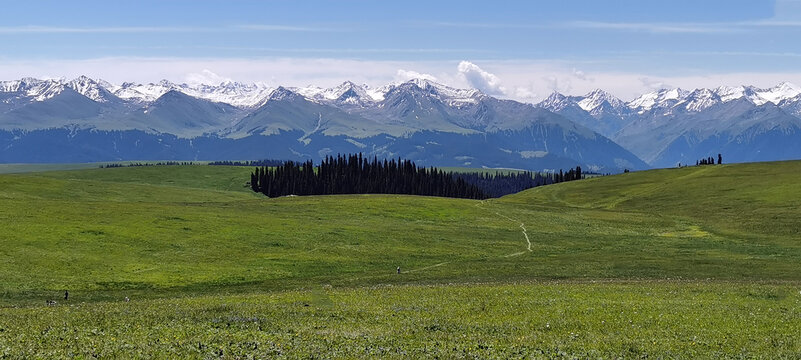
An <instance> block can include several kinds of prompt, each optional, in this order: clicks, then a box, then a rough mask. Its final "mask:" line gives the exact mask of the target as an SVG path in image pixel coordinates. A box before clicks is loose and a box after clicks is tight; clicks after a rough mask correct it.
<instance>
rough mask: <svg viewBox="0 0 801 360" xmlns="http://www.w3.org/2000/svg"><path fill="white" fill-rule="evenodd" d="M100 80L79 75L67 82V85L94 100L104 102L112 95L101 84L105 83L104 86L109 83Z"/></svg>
mask: <svg viewBox="0 0 801 360" xmlns="http://www.w3.org/2000/svg"><path fill="white" fill-rule="evenodd" d="M101 81H102V80H101ZM101 81H95V80H92V79H90V78H88V77H86V76H79V77H78V78H76V79H73V80H71V81H70V82H68V83H67V86H69V87H70V88H72V89H73V90H75V91H77V92H78V93H79V94H81V95H83V96H86V97H88V98H90V99H92V100H94V101H96V102H99V103H104V102H108V101H110V100H111V98H112V96H113V95H112V94H111V93H110V92H109V90H108V89H107V88H106V87H104V86H103V83H105V84H107V85H106V86H108V85H109V84H108V83H106V82H104V81H102V82H101Z"/></svg>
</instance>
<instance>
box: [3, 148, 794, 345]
mask: <svg viewBox="0 0 801 360" xmlns="http://www.w3.org/2000/svg"><path fill="white" fill-rule="evenodd" d="M251 170H252V169H250V168H247V167H225V166H202V165H197V166H152V167H131V168H110V169H84V170H73V171H48V172H38V173H25V174H9V175H2V176H0V222H1V223H2V224H3V226H2V227H1V228H0V306H2V308H0V356H2V355H4V354H5V355H9V356H12V357H61V356H69V354H72V355H76V356H83V357H90V356H91V355H92V354H95V355H103V356H105V357H120V356H124V357H130V356H138V355H141V356H144V355H147V354H153V355H158V357H187V356H188V357H208V356H218V355H219V353H218V352H217V351H219V350H222V351H223V353H225V354H229V355H230V354H232V353H237V352H239V353H240V354H244V353H250V354H258V355H257V357H259V356H260V357H271V356H287V357H308V356H306V355H313V354H317V355H319V356H320V357H340V356H349V357H351V356H352V357H376V356H378V357H419V356H437V355H438V356H440V357H446V358H451V357H481V358H486V357H497V358H507V357H529V356H535V357H537V356H539V357H546V358H547V357H556V356H566V357H570V356H578V357H615V356H624V357H625V356H628V357H640V356H643V355H644V354H652V355H653V354H656V355H662V356H667V357H675V356H678V357H689V356H712V357H721V356H732V357H749V356H757V357H758V356H765V357H799V356H801V344H799V342H797V341H796V340H794V339H795V338H797V336H794V335H797V334H799V333H801V332H799V328H798V326H799V301H801V296H799V290H801V289H799V284H801V272H799V271H798V269H799V265H798V264H801V230H799V227H801V216H799V215H801V213H799V210H798V209H801V186H799V184H800V183H801V181H800V180H801V162H777V163H755V164H737V165H721V166H702V167H688V168H682V169H665V170H653V171H644V172H637V173H628V174H621V175H616V176H607V177H598V178H592V179H587V180H582V181H576V182H568V183H561V184H556V185H549V186H544V187H540V188H535V189H532V190H528V191H525V192H522V193H519V194H515V195H509V196H506V197H504V198H501V199H494V200H488V201H473V200H462V199H444V198H431V197H415V196H393V195H352V196H317V197H283V198H277V199H268V198H266V197H263V196H261V195H258V194H255V193H253V192H251V191H250V190H249V187H248V186H247V184H246V181H247V180H248V179H249V173H250V171H251ZM524 229H525V232H524V231H523V230H524ZM526 237H528V240H529V241H530V243H531V245H530V250H529V245H528V243H527V239H526ZM396 266H400V267H401V268H402V270H403V273H402V274H400V275H398V274H395V268H396ZM65 289H69V291H70V294H71V298H70V300H69V301H67V302H63V301H61V302H60V304H59V305H58V306H56V307H45V306H44V302H45V300H47V299H56V300H59V298H60V296H61V294H63V291H64V290H65ZM126 296H128V297H130V298H131V299H133V301H131V302H130V303H126V302H122V301H121V300H122V299H123V298H124V297H126ZM632 311H635V312H633V313H632ZM624 315H626V316H624ZM254 319H255V320H254ZM250 320H253V321H250ZM599 321H600V323H599ZM627 321H632V322H631V323H628V322H627ZM543 322H544V324H546V325H547V324H550V327H553V330H550V328H549V327H546V328H542V326H544V325H543ZM744 323H747V324H748V330H745V329H744V328H743V326H744V325H743V324H744ZM699 324H702V325H703V326H700V325H699ZM135 326H139V327H135ZM774 328H775V329H774ZM196 340H197V341H196ZM62 345H63V346H62ZM249 346H250V347H249ZM253 346H255V347H258V349H256V348H253ZM50 351H54V353H49V352H50ZM137 354H138V355H137ZM234 357H236V356H234Z"/></svg>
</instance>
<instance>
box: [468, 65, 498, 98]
mask: <svg viewBox="0 0 801 360" xmlns="http://www.w3.org/2000/svg"><path fill="white" fill-rule="evenodd" d="M456 69H457V70H458V71H459V75H461V76H462V77H463V78H464V79H465V80H466V81H467V83H468V84H470V86H472V87H474V88H476V89H478V90H481V92H483V93H485V94H489V95H504V94H506V89H505V88H504V87H503V86H501V79H499V78H498V77H497V76H495V74H492V73H489V72H487V71H484V70H482V69H481V68H480V67H478V65H476V64H473V63H471V62H469V61H462V62H460V63H459V66H457V68H456Z"/></svg>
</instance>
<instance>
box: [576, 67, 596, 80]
mask: <svg viewBox="0 0 801 360" xmlns="http://www.w3.org/2000/svg"><path fill="white" fill-rule="evenodd" d="M573 76H575V77H576V78H577V79H579V80H584V81H595V79H593V78H591V77H589V76H587V73H585V72H584V71H581V70H579V69H576V68H573Z"/></svg>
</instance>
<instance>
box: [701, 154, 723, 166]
mask: <svg viewBox="0 0 801 360" xmlns="http://www.w3.org/2000/svg"><path fill="white" fill-rule="evenodd" d="M720 164H723V155H721V154H718V165H720ZM698 165H715V158H714V157H711V156H710V157H708V158H706V159H701V160H698V161H696V162H695V166H698Z"/></svg>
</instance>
